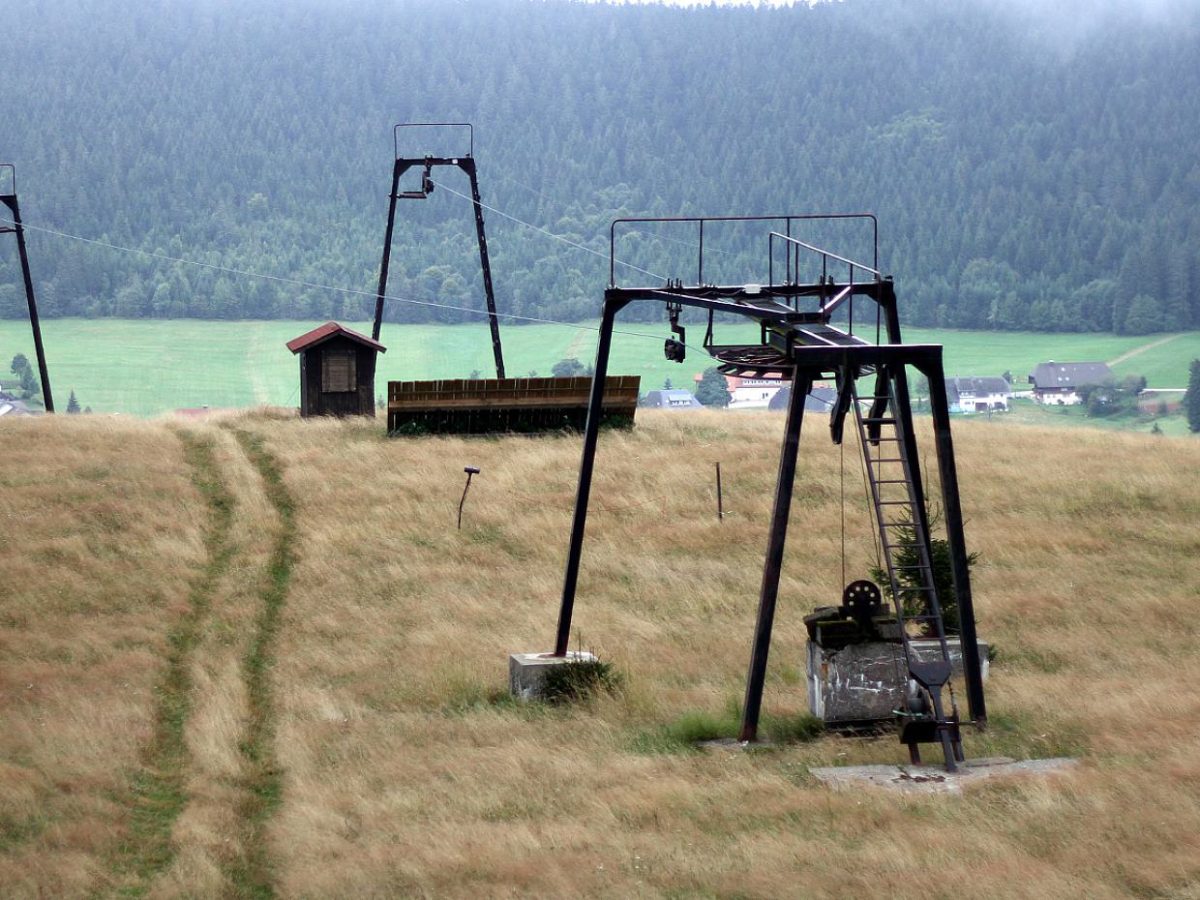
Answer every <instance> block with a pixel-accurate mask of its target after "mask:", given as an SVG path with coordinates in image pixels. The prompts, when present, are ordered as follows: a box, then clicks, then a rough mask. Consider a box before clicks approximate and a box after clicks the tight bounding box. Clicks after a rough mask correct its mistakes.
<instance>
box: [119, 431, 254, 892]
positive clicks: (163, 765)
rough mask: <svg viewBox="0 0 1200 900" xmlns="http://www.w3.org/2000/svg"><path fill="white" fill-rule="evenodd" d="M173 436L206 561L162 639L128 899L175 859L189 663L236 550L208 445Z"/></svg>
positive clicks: (138, 788)
mask: <svg viewBox="0 0 1200 900" xmlns="http://www.w3.org/2000/svg"><path fill="white" fill-rule="evenodd" d="M178 435H179V439H180V441H181V442H182V444H183V454H184V460H185V461H186V463H187V465H188V468H189V469H190V470H191V478H192V483H193V484H194V485H195V486H196V488H197V490H198V491H199V492H200V495H201V496H202V497H203V498H204V501H205V504H206V505H207V507H208V521H207V522H206V523H205V525H204V546H205V550H206V553H207V557H208V558H207V561H206V562H205V564H204V568H203V570H202V571H201V573H200V576H199V578H198V579H197V580H196V583H195V584H194V585H193V587H192V590H191V592H190V595H189V597H188V605H187V609H186V611H185V612H184V613H183V615H182V616H181V617H180V619H179V620H178V621H177V622H176V623H175V626H174V627H173V628H172V629H171V631H170V633H169V634H168V636H167V659H166V663H167V669H166V673H165V674H164V676H163V679H162V682H161V683H160V684H159V685H158V687H157V689H156V691H155V698H156V699H155V710H154V731H153V733H152V735H151V738H150V742H149V744H148V745H147V746H146V748H145V750H144V751H143V754H142V768H141V770H140V771H139V772H138V773H137V774H136V775H135V776H134V779H133V786H132V794H133V799H132V803H133V811H132V814H131V819H130V830H129V839H128V843H127V844H126V845H125V846H124V847H122V848H121V852H120V855H119V858H118V861H117V865H116V868H117V874H118V878H119V881H120V882H121V885H122V887H121V893H122V894H124V895H126V896H141V895H143V894H145V893H146V891H147V890H148V889H149V886H150V883H151V881H152V880H153V879H154V878H155V876H157V875H159V874H161V873H162V872H164V871H165V870H166V869H167V867H168V866H169V865H170V863H171V861H172V859H173V858H174V856H175V847H174V845H173V843H172V840H171V833H172V829H173V827H174V825H175V822H176V820H178V818H179V815H180V813H181V812H182V811H183V808H184V806H185V805H186V803H187V788H186V778H187V772H188V747H187V742H186V738H185V730H186V726H187V721H188V716H189V715H190V714H191V712H192V708H193V705H194V704H193V696H192V692H193V684H192V675H191V658H192V654H193V652H194V650H195V649H196V646H197V645H198V644H199V643H200V638H201V635H202V633H203V629H204V623H205V620H206V618H207V617H208V615H209V612H210V610H211V609H212V602H213V595H214V592H215V590H216V587H217V584H218V583H219V581H220V579H221V576H222V574H223V573H224V572H225V570H226V569H227V568H228V566H229V563H230V559H231V558H232V556H233V553H234V546H233V543H232V541H231V539H230V533H231V530H232V525H233V515H234V507H235V504H236V501H235V498H234V496H233V494H232V493H231V492H230V490H229V488H228V487H227V486H226V484H225V482H224V481H223V480H222V478H221V474H220V467H219V466H218V464H217V461H216V458H215V456H214V452H213V443H212V441H211V440H210V439H205V438H201V437H198V436H196V435H194V434H192V433H190V432H187V431H179V432H178Z"/></svg>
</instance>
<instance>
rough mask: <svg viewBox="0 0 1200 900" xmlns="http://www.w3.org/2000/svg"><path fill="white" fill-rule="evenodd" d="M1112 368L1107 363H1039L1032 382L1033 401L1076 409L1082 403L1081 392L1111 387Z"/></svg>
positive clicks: (1031, 376) (1031, 377) (1031, 379)
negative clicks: (1093, 386)
mask: <svg viewBox="0 0 1200 900" xmlns="http://www.w3.org/2000/svg"><path fill="white" fill-rule="evenodd" d="M1113 381H1114V378H1113V373H1112V369H1110V368H1109V367H1108V364H1107V363H1102V362H1082V363H1058V362H1054V360H1050V361H1049V362H1044V363H1038V365H1037V368H1035V369H1034V370H1033V374H1031V375H1030V376H1029V383H1030V384H1032V385H1033V399H1034V400H1035V401H1037V402H1038V403H1044V404H1047V405H1051V406H1074V405H1076V404H1078V403H1081V402H1082V398H1081V397H1080V396H1079V389H1080V388H1082V387H1084V386H1087V385H1099V384H1112V383H1113Z"/></svg>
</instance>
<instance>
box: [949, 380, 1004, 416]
mask: <svg viewBox="0 0 1200 900" xmlns="http://www.w3.org/2000/svg"><path fill="white" fill-rule="evenodd" d="M1011 399H1012V385H1011V384H1009V383H1008V382H1007V381H1005V380H1004V379H1003V378H1001V377H999V376H987V375H984V376H979V375H974V376H970V377H965V378H964V377H955V378H947V379H946V402H947V404H948V405H949V407H950V412H952V413H979V412H992V411H994V410H1007V409H1008V401H1009V400H1011Z"/></svg>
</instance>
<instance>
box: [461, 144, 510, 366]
mask: <svg viewBox="0 0 1200 900" xmlns="http://www.w3.org/2000/svg"><path fill="white" fill-rule="evenodd" d="M458 164H459V166H461V167H462V168H463V169H464V170H465V171H466V173H467V176H468V177H469V178H470V179H471V206H472V208H473V209H474V210H475V236H476V238H477V239H478V241H479V268H480V270H481V271H482V272H483V295H484V297H485V298H486V299H487V308H488V325H489V326H490V327H491V329H492V357H493V358H494V359H495V362H496V377H497V378H503V377H504V353H503V351H502V350H501V349H500V320H499V319H498V318H497V317H496V295H495V292H494V291H493V290H492V264H491V261H490V259H489V258H488V245H487V234H486V233H485V232H484V230H483V201H481V200H480V198H479V178H478V176H476V174H475V160H474V159H471V158H469V157H468V158H465V159H460V160H459V163H458Z"/></svg>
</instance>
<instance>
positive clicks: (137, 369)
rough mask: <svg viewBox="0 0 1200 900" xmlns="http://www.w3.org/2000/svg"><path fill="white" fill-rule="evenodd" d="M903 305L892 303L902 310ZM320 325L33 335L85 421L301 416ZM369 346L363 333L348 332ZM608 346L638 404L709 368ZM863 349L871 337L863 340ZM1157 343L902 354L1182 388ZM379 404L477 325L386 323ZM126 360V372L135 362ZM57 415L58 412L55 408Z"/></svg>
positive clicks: (449, 359)
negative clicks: (1066, 364) (233, 413)
mask: <svg viewBox="0 0 1200 900" xmlns="http://www.w3.org/2000/svg"><path fill="white" fill-rule="evenodd" d="M902 302H903V300H902ZM318 324H320V323H319V322H315V321H248V322H224V321H208V320H198V319H171V320H161V319H160V320H128V319H46V320H43V321H42V331H43V335H44V339H45V344H46V356H47V362H48V365H49V368H50V378H51V382H52V384H53V386H54V389H55V392H56V393H58V394H60V395H61V396H62V397H64V398H65V397H66V396H67V395H68V394H69V392H70V391H72V390H74V391H75V394H76V397H77V398H78V400H79V403H80V404H81V405H82V406H90V407H91V408H92V410H93V411H94V412H122V413H130V414H134V415H156V414H159V413H163V412H169V411H171V410H175V409H180V408H194V407H202V406H211V407H220V408H242V407H248V406H256V405H261V404H268V405H273V406H289V407H294V406H296V405H298V403H299V397H300V378H299V371H298V369H299V367H298V365H297V363H296V358H295V357H294V356H293V355H292V354H291V353H290V352H289V351H288V350H287V348H286V347H285V346H284V344H285V343H286V342H287V341H289V340H291V339H292V338H294V337H296V336H297V335H300V334H302V333H304V332H305V331H307V330H309V329H311V328H313V327H315V326H316V325H318ZM345 324H346V325H348V326H349V327H351V328H354V329H356V330H358V331H365V332H366V333H370V323H368V322H347V323H345ZM595 327H596V322H594V321H592V322H581V323H577V324H572V325H506V324H505V323H503V322H502V323H501V339H502V340H503V342H504V356H505V361H506V363H507V368H508V370H509V374H510V375H521V376H523V375H528V374H529V373H530V372H531V371H536V372H537V373H538V374H540V375H549V374H550V369H551V367H552V366H553V365H554V363H556V362H557V361H558V360H560V359H563V358H565V357H578V358H579V359H580V360H582V361H584V362H590V361H591V360H592V359H594V357H595V347H596V337H597V334H596V331H595V330H594V329H595ZM618 327H619V328H620V330H621V332H622V333H619V334H616V335H614V337H613V348H612V357H611V360H610V365H609V372H610V374H613V375H640V376H641V378H642V391H648V390H655V389H658V388H661V387H662V386H663V383H664V382H665V381H666V379H668V378H669V379H670V380H671V383H672V385H674V386H675V387H687V388H690V387H691V386H692V383H693V376H695V375H698V374H700V373H701V372H703V371H704V369H706V368H708V367H709V366H711V365H712V360H711V359H710V358H709V357H708V355H707V354H705V353H703V352H702V351H700V349H699V348H698V347H697V348H693V350H692V352H690V353H689V354H688V356H687V359H686V360H685V361H684V362H683V363H682V364H678V363H672V362H668V361H667V360H665V359H664V358H663V355H662V341H663V337H664V336H665V335H666V332H667V329H666V326H665V324H664V323H660V322H655V323H648V322H619V323H618ZM757 333H758V330H757V327H756V326H753V325H744V324H738V325H719V326H718V336H719V338H720V340H721V341H722V342H726V341H741V340H748V341H755V340H757ZM871 333H872V337H873V333H874V332H873V329H871ZM1163 337H1164V335H1145V336H1142V337H1118V336H1116V335H1111V334H1040V333H1030V332H991V331H954V330H948V329H927V328H907V329H905V331H904V339H905V340H906V341H907V342H910V343H936V344H942V345H944V347H945V367H946V374H947V375H948V376H953V375H999V374H1001V373H1002V372H1005V371H1008V372H1011V373H1012V375H1013V377H1014V380H1015V382H1016V383H1017V384H1018V385H1020V384H1023V383H1024V381H1025V379H1026V377H1027V376H1028V374H1029V373H1030V372H1032V371H1033V368H1034V366H1036V365H1037V364H1038V363H1039V362H1045V361H1047V360H1051V359H1055V360H1060V361H1074V362H1081V361H1091V360H1099V361H1103V362H1108V361H1111V360H1115V359H1118V358H1119V357H1121V356H1123V355H1124V354H1126V353H1129V352H1131V351H1134V350H1137V349H1138V348H1141V347H1149V349H1147V350H1146V351H1145V352H1144V353H1140V354H1138V355H1135V356H1133V357H1131V358H1130V359H1129V360H1127V361H1125V362H1122V363H1119V364H1118V365H1117V366H1116V372H1117V374H1118V375H1119V376H1124V375H1130V374H1140V375H1145V376H1146V379H1147V381H1148V383H1149V385H1150V386H1151V387H1186V385H1187V366H1188V363H1189V362H1190V361H1191V360H1192V359H1195V358H1197V357H1200V332H1186V333H1183V334H1181V335H1180V336H1178V337H1175V338H1174V339H1173V340H1171V341H1168V342H1166V343H1164V344H1162V345H1160V346H1153V347H1151V345H1153V344H1155V343H1156V342H1157V341H1159V340H1161V339H1162V338H1163ZM382 339H383V343H384V344H385V345H386V346H387V347H388V353H386V354H384V355H382V356H380V358H379V362H378V366H379V368H378V371H377V377H376V394H377V395H378V396H379V397H380V398H382V397H383V396H384V395H385V394H386V383H387V381H389V380H393V381H406V380H414V379H423V378H464V377H466V376H467V375H468V374H469V373H470V372H471V371H473V370H478V371H480V372H482V373H483V374H484V375H488V374H490V373H491V372H492V371H493V368H492V367H493V362H492V347H491V340H490V338H489V335H488V329H487V326H486V324H484V323H476V324H465V325H394V324H385V325H384V326H383V331H382ZM17 353H24V354H25V355H26V356H28V357H29V358H31V359H32V358H33V341H32V337H31V336H30V331H29V324H28V323H27V322H25V321H24V320H0V371H6V370H7V368H8V363H9V361H11V359H12V357H13V356H14V355H15V354H17ZM134 361H136V362H134ZM63 402H64V403H65V400H64V401H63Z"/></svg>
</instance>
